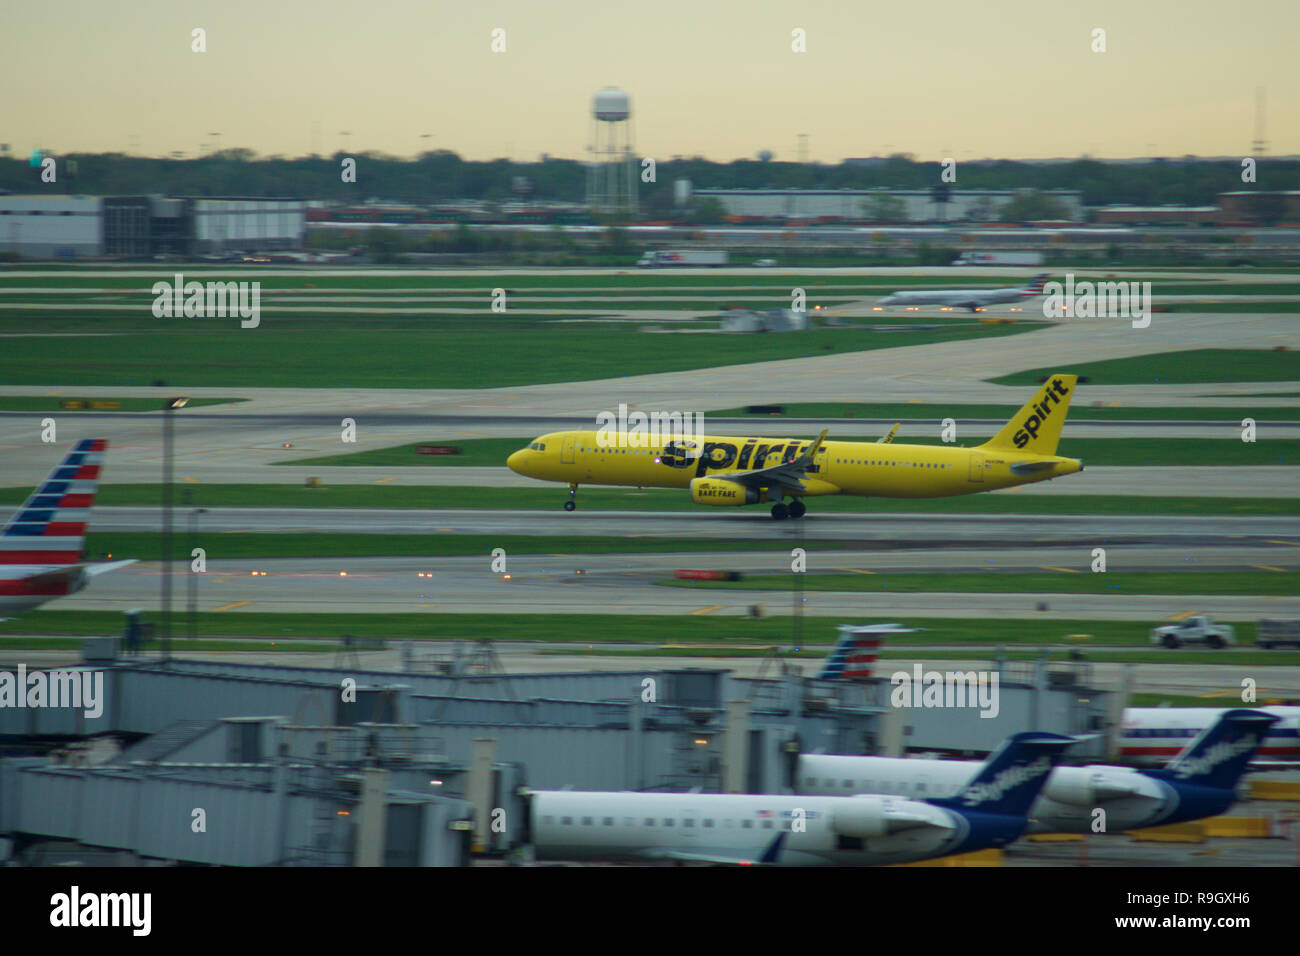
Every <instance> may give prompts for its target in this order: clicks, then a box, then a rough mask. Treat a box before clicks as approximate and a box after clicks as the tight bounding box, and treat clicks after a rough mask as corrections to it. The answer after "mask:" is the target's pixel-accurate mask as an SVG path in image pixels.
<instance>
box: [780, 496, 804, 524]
mask: <svg viewBox="0 0 1300 956" xmlns="http://www.w3.org/2000/svg"><path fill="white" fill-rule="evenodd" d="M807 511H808V507H807V505H805V504H804V503H803V502H802V501H800V500H799V499H798V498H795V499H794V500H793V501H791V502H790V503H789V504H788V505H787V504H785V503H784V502H781V501H778V502H777V503H776V504H774V505H772V517H773V518H774V519H775V520H777V521H783V520H785V519H786V518H802V517H803V516H804V515H805V514H806V513H807Z"/></svg>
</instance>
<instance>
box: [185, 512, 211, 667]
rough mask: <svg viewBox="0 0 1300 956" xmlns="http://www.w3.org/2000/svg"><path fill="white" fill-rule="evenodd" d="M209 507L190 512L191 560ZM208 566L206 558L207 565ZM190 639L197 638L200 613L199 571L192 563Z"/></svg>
mask: <svg viewBox="0 0 1300 956" xmlns="http://www.w3.org/2000/svg"><path fill="white" fill-rule="evenodd" d="M207 511H208V509H207V508H195V509H194V510H193V511H191V512H190V546H189V552H190V560H191V562H193V559H194V538H195V535H196V534H197V531H198V528H197V525H198V520H199V515H201V514H207ZM204 566H205V567H206V559H205V565H204ZM189 611H190V640H191V641H192V640H195V639H196V638H197V637H198V636H199V635H198V629H199V624H198V615H199V572H197V571H195V570H194V565H193V563H191V565H190V608H189Z"/></svg>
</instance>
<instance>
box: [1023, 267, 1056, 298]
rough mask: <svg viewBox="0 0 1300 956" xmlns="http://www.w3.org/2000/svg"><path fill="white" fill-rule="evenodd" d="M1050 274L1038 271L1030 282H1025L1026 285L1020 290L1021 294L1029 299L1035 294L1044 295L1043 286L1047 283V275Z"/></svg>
mask: <svg viewBox="0 0 1300 956" xmlns="http://www.w3.org/2000/svg"><path fill="white" fill-rule="evenodd" d="M1049 275H1050V273H1047V272H1040V273H1038V275H1036V276H1034V277H1033V278H1032V279H1030V280H1029V281H1028V282H1026V283H1025V285H1024V287H1023V288H1022V289H1021V290H1020V294H1021V295H1022V296H1024V297H1025V298H1027V299H1031V298H1033V297H1034V296H1038V295H1042V294H1043V286H1044V285H1046V284H1047V277H1048V276H1049Z"/></svg>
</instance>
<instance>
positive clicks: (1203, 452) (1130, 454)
mask: <svg viewBox="0 0 1300 956" xmlns="http://www.w3.org/2000/svg"><path fill="white" fill-rule="evenodd" d="M959 429H960V426H959ZM1231 430H1232V431H1233V432H1234V433H1235V432H1237V426H1235V425H1234V426H1232V427H1231ZM730 431H731V432H732V433H733V434H734V433H735V432H736V431H737V430H736V429H734V428H733V429H730ZM1225 431H1229V429H1225ZM958 434H960V430H959V432H958ZM534 437H536V436H528V437H523V436H521V437H519V438H471V439H466V440H464V441H457V442H445V441H444V442H435V441H432V440H430V441H427V442H414V443H411V444H408V445H397V446H393V447H390V448H376V449H371V450H368V451H356V452H350V453H348V454H346V455H327V456H325V457H322V458H306V459H298V460H296V461H282V462H277V464H280V465H295V466H304V465H311V466H317V465H322V466H326V467H336V466H350V467H356V466H362V465H365V466H381V467H382V466H392V467H397V468H401V467H429V468H454V467H458V466H459V467H500V466H504V464H505V461H506V458H507V457H508V456H509V455H510V453H511V452H514V451H517V450H519V449H520V448H523V447H524V446H525V445H527V444H528V443H529V442H530V441H532V440H533V438H534ZM807 437H809V438H812V437H815V436H814V435H811V434H810V435H808V436H807ZM876 437H878V436H876ZM876 437H871V436H862V435H856V436H849V435H831V436H830V439H831V440H832V441H864V442H875V440H876ZM895 441H896V442H898V443H899V444H915V445H932V446H942V445H943V444H944V443H943V442H942V441H940V440H939V438H938V437H937V436H933V435H931V436H917V435H909V436H904V435H903V434H902V431H901V429H900V433H899V437H898V438H896V439H895ZM980 441H981V439H977V438H975V439H969V440H966V441H965V442H963V444H965V445H966V446H968V447H969V446H973V445H977V444H979V443H980ZM425 444H452V445H454V446H456V447H457V448H459V449H460V454H457V455H420V454H416V451H415V449H416V447H417V446H419V445H425ZM1059 453H1060V454H1062V455H1068V456H1070V457H1072V458H1082V459H1083V460H1084V461H1085V462H1086V463H1087V464H1089V465H1125V466H1133V467H1142V466H1150V467H1161V466H1169V465H1295V464H1298V463H1300V442H1297V441H1294V440H1280V439H1274V440H1272V441H1269V440H1267V439H1265V440H1262V441H1255V442H1243V441H1242V440H1241V438H1240V434H1239V433H1237V434H1236V435H1235V437H1232V438H1221V439H1220V438H1190V439H1189V438H1071V439H1067V440H1065V441H1063V442H1061V447H1060V449H1059Z"/></svg>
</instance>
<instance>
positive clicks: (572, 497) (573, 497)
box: [564, 485, 578, 511]
mask: <svg viewBox="0 0 1300 956" xmlns="http://www.w3.org/2000/svg"><path fill="white" fill-rule="evenodd" d="M577 498H578V486H577V485H569V500H568V501H566V502H565V503H564V510H565V511H572V510H573V509H574V508H576V507H578V501H577Z"/></svg>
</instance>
